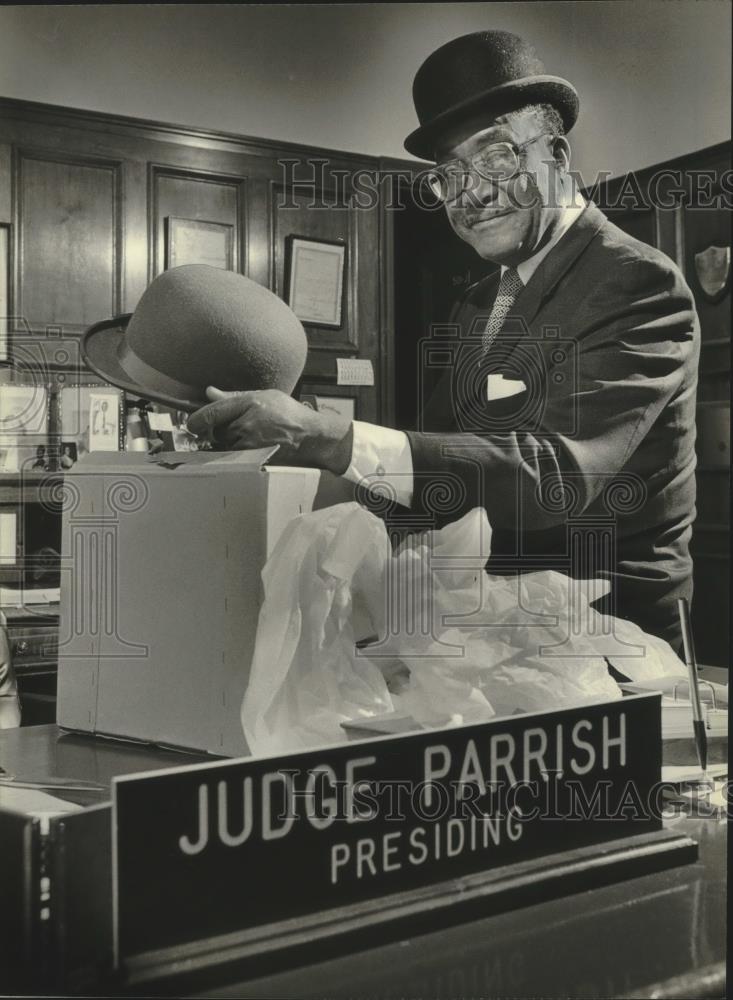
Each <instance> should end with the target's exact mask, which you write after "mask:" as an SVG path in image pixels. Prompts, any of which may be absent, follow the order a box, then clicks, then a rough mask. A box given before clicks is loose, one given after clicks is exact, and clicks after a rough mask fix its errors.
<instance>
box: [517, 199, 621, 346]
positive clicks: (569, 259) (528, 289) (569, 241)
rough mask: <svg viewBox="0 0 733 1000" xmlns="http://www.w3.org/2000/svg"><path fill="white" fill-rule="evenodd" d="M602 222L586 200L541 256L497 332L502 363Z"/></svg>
mask: <svg viewBox="0 0 733 1000" xmlns="http://www.w3.org/2000/svg"><path fill="white" fill-rule="evenodd" d="M605 222H606V217H605V215H604V214H603V213H602V212H601V211H599V210H598V209H597V208H596V206H595V205H594V204H593V202H588V204H587V205H586V207H585V208H584V209H583V211H582V212H581V214H580V215H579V216H578V218H577V219H576V220H575V222H574V223H573V225H572V226H571V227H570V229H569V230H568V231H567V232H566V233H565V234H564V235H563V237H562V238H561V239H560V240H559V242H558V243H557V245H556V246H554V247H553V248H552V250H550V252H549V253H548V254H547V256H546V257H545V258H544V260H543V261H542V263H541V264H540V266H539V267H538V268H537V270H536V271H535V272H534V274H533V275H532V277H531V278H530V279H529V281H528V282H527V284H526V285H525V287H524V288H523V289H522V291H521V292H520V293H519V295H518V297H517V301H516V302H515V303H514V307H513V308H512V310H511V313H510V316H509V317H507V324H506V329H505V330H502V333H501V334H500V336H501V338H502V340H504V341H505V343H506V349H505V350H504V351H502V356H501V361H502V363H505V362H507V361H508V360H509V358H510V357H511V355H512V354H513V353H514V351H515V350H516V347H517V345H518V343H519V341H520V340H521V338H522V334H523V333H524V332H525V331H526V330H528V329H529V328H530V327H531V324H532V321H533V320H534V319H535V317H536V316H537V313H538V312H539V311H540V309H541V308H542V305H543V303H544V302H546V300H547V299H548V298H549V297H550V295H551V294H552V292H553V291H554V289H555V286H556V285H557V284H558V282H559V281H560V280H561V279H562V278H563V277H564V275H565V274H567V272H568V271H569V269H570V268H571V267H572V266H573V264H574V263H575V261H576V260H577V259H578V257H579V256H580V255H581V253H582V252H583V251H584V250H585V248H586V247H587V246H588V244H589V243H590V241H591V240H592V239H593V237H594V236H595V235H596V233H597V232H598V231H599V230H600V229H601V227H602V226H603V225H604V224H605Z"/></svg>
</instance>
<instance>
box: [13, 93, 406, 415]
mask: <svg viewBox="0 0 733 1000" xmlns="http://www.w3.org/2000/svg"><path fill="white" fill-rule="evenodd" d="M3 144H5V145H6V146H7V147H11V148H16V155H17V150H18V149H19V150H22V151H23V152H24V153H27V152H28V151H30V152H34V151H36V150H41V151H43V153H44V155H45V157H46V159H47V160H50V161H53V162H57V163H64V162H69V161H71V162H72V163H77V164H87V165H89V164H92V165H93V166H94V167H96V168H97V169H99V168H100V167H103V166H109V165H114V168H115V170H116V172H117V176H116V182H115V198H116V203H115V207H116V210H117V215H116V218H115V241H114V242H115V249H116V250H117V249H121V250H122V253H120V254H118V256H117V259H116V261H115V264H116V272H115V273H114V275H113V277H114V281H115V286H114V293H113V292H112V289H111V287H110V285H109V284H107V285H105V282H104V281H102V282H100V281H98V280H96V278H97V276H96V274H95V273H94V270H93V269H92V270H91V271H90V272H88V273H87V281H89V282H90V284H91V283H92V282H93V285H94V288H93V293H92V300H91V303H89V302H87V300H84V299H82V298H81V297H80V296H79V295H75V296H74V297H73V298H74V300H75V301H77V303H78V305H79V308H78V309H77V313H78V315H77V314H76V313H75V314H74V315H73V316H71V317H69V315H68V314H65V313H64V312H63V309H62V308H57V307H58V305H59V303H57V302H56V300H55V299H53V298H51V300H50V301H46V306H47V308H46V309H45V310H44V314H42V315H40V316H39V318H38V319H37V321H35V323H34V325H36V326H37V327H38V328H39V331H43V330H45V329H46V327H48V328H49V329H52V330H55V331H56V336H58V337H62V338H63V337H64V336H66V335H67V334H69V333H73V334H76V335H78V334H79V333H81V332H82V331H83V330H84V329H85V328H86V327H87V326H88V325H89V323H91V322H96V321H98V320H99V319H101V318H104V317H106V316H108V315H111V314H112V313H116V312H130V311H132V310H133V309H134V307H135V305H136V304H137V301H138V300H139V298H140V295H141V294H142V292H143V290H144V288H145V287H146V285H147V283H148V281H149V280H150V278H151V277H152V276H153V275H154V274H155V273H157V271H158V270H159V269H160V266H162V246H161V238H160V234H159V232H158V229H157V226H158V224H159V222H160V219H164V218H165V212H166V207H165V205H164V204H163V203H162V202H161V200H160V199H161V191H160V190H158V191H155V187H156V186H157V187H159V185H157V184H156V185H153V184H152V176H151V169H152V168H151V165H154V166H157V167H160V168H163V170H164V171H168V173H169V174H171V177H170V178H167V179H166V180H165V181H164V182H163V189H164V193H163V195H162V197H163V199H165V198H168V197H170V203H169V206H168V207H169V208H170V206H171V204H172V203H173V202H174V201H175V199H176V197H177V194H176V190H175V189H176V184H175V182H174V178H173V176H172V175H174V174H175V175H177V177H178V179H179V180H181V181H182V185H179V187H178V194H180V195H181V198H180V200H181V201H184V202H185V203H186V205H187V206H188V205H190V204H191V203H192V202H191V200H190V199H188V198H186V197H184V196H183V194H182V192H184V191H185V192H188V191H191V188H190V186H189V185H187V184H186V183H185V178H187V177H188V178H189V179H190V180H193V181H194V182H197V187H195V188H194V189H193V190H194V191H195V193H196V197H195V198H194V203H199V205H200V202H201V201H202V200H203V202H204V203H206V205H205V207H206V215H207V216H209V217H210V215H211V210H212V205H211V201H210V200H208V199H207V196H208V194H211V191H210V190H209V191H207V193H206V194H204V186H203V181H204V180H205V178H207V177H208V178H209V179H210V182H213V184H214V185H216V184H222V183H223V184H224V186H225V188H226V186H227V185H229V184H232V185H240V196H239V202H238V208H237V209H235V210H234V215H235V216H236V218H234V220H233V221H234V223H235V224H236V225H237V228H238V232H239V233H240V237H241V238H240V246H239V248H238V249H239V256H238V266H239V268H240V270H242V271H243V272H244V273H248V274H249V275H250V276H251V277H252V278H253V279H254V280H256V281H259V282H260V283H261V284H263V285H265V286H268V287H273V286H274V280H275V275H276V273H277V265H278V262H277V261H276V259H275V257H276V251H277V242H278V241H277V239H276V237H275V226H276V219H275V216H274V214H273V212H272V210H271V205H272V202H273V198H274V195H275V191H274V188H273V185H277V184H280V186H282V185H283V184H284V181H285V179H286V170H287V168H286V166H285V163H286V162H287V161H290V162H292V160H293V159H296V160H297V161H298V162H302V163H305V164H306V165H309V164H310V163H311V162H312V161H313V160H314V159H322V160H324V162H326V163H327V164H329V165H330V166H329V169H332V170H333V171H334V172H339V173H340V174H341V175H342V176H349V175H350V174H351V172H352V171H353V170H354V169H361V168H367V169H372V170H374V171H375V172H376V168H377V160H376V159H375V158H370V157H363V156H359V155H356V154H350V153H343V152H336V151H329V150H321V149H316V148H314V147H307V146H301V145H295V144H288V143H281V142H273V141H270V140H263V139H257V138H251V137H244V136H237V135H234V134H230V133H223V132H214V131H211V130H207V129H198V128H190V127H187V126H178V125H171V124H168V123H161V122H149V121H145V120H142V119H132V118H123V117H120V116H113V115H105V114H98V113H95V112H86V111H79V110H77V109H70V108H63V107H56V106H51V105H41V104H36V103H33V102H24V101H17V100H13V99H9V98H0V147H2V145H3ZM12 173H13V171H9V172H8V171H6V172H5V174H4V173H3V161H2V156H1V155H0V205H1V199H2V185H3V184H6V185H7V187H8V190H9V189H10V184H11V174H12ZM57 173H58V170H57ZM78 176H79V175H78V173H77V177H78ZM21 179H22V170H21ZM159 179H160V178H159ZM54 186H55V187H58V185H54ZM76 187H77V188H79V189H81V190H82V191H87V189H88V188H89V189H90V190H92V189H93V185H92V186H91V188H90V186H89V185H87V184H86V183H77V184H76ZM228 190H229V191H231V188H230V189H228ZM19 193H20V192H19V190H18V189H16V192H15V197H16V204H14V205H13V219H15V216H16V214H17V203H18V195H19ZM87 193H89V191H87ZM219 194H221V188H219ZM154 196H155V197H156V198H157V201H158V204H157V207H156V208H155V213H157V216H158V222H157V223H156V225H155V231H153V228H154V227H153V224H152V223H151V219H150V216H151V214H152V213H153V207H152V203H153V198H154ZM227 197H228V195H225V198H224V201H225V203H226V199H227ZM27 200H28V199H27V198H26V199H25V201H26V202H27ZM21 201H22V199H21ZM214 201H216V199H214ZM97 202H99V199H97ZM96 207H98V206H97V205H93V206H92V209H93V210H94V209H95V208H96ZM214 207H216V206H214ZM230 208H231V203H229V204H228V206H227V215H229V209H230ZM176 210H177V211H179V210H180V208H179V206H177V207H176ZM336 211H338V209H336ZM21 214H22V213H21ZM38 214H39V215H40V212H39V213H38ZM92 214H93V213H92ZM190 214H191V213H189V214H187V215H184V213H183V212H181V215H182V216H183V217H190ZM301 214H302V215H303V216H305V215H306V213H301ZM202 215H203V212H201V213H199V215H198V217H202ZM307 215H308V216H310V215H311V213H310V212H309V213H307ZM194 217H196V215H195V214H194ZM230 218H231V216H230ZM0 221H2V220H0ZM26 221H27V220H26ZM213 221H217V219H216V217H214V219H213ZM347 221H348V223H349V225H350V226H351V227H352V229H351V230H349V231H348V232H347V238H348V237H353V238H352V239H351V244H352V246H351V253H350V261H349V266H350V272H349V275H350V278H349V285H350V286H351V287H350V288H349V290H348V291H347V297H348V303H347V307H346V310H347V324H346V326H345V336H344V338H343V340H346V339H347V338H348V344H346V343H344V344H343V346H342V347H340V348H336V347H335V345H334V349H333V350H330V349H329V347H328V345H326V346H325V347H324V348H323V349H318V350H316V349H314V350H313V351H311V355H310V357H309V362H308V363H309V366H310V371H311V373H312V374H314V375H317V377H318V379H319V380H320V381H321V382H323V383H325V384H329V383H330V384H333V382H334V381H335V357H336V355H337V353H338V354H343V355H344V356H353V355H355V354H357V353H358V354H360V355H361V356H363V357H369V359H370V360H371V361H372V362H373V364H374V367H375V378H376V381H377V385H376V386H375V387H374V388H366V387H364V388H360V389H359V390H358V393H359V397H360V412H361V413H362V414H363V416H364V418H365V419H373V420H379V419H380V417H381V414H382V412H383V411H384V410H385V409H389V407H390V406H391V405H392V398H391V396H392V380H391V379H387V380H385V379H384V377H383V375H382V367H381V366H382V361H381V358H382V351H383V348H384V345H385V343H388V340H385V336H386V335H385V333H384V331H383V329H382V323H383V321H384V317H385V316H386V315H387V312H388V310H387V308H386V307H385V306H384V304H383V301H382V298H381V295H382V293H383V287H382V285H381V284H380V267H379V259H380V254H381V252H382V244H380V238H381V236H382V231H381V229H380V222H379V218H378V211H377V208H376V206H375V210H374V211H373V212H370V211H367V212H361V213H359V215H358V216H354V217H353V218H351V219H348V217H347ZM15 228H17V227H15ZM26 228H27V227H26ZM301 228H302V227H301ZM308 228H309V227H306V234H307V231H308ZM318 228H319V226H316V229H318ZM321 228H323V227H321ZM330 228H331V223H326V224H325V229H326V231H328V230H329V229H330ZM24 236H25V246H26V247H28V246H30V244H29V242H28V240H29V237H30V236H31V234H30V233H28V232H26V233H24ZM36 242H39V243H43V244H44V245H45V246H46V247H47V256H48V248H49V247H50V246H51V243H50V242H49V241H47V240H46V239H45V235H44V232H43V229H42V227H39V226H35V227H34V229H33V233H32V243H33V244H35V243H36ZM87 243H88V241H87ZM46 264H47V261H46ZM89 275H91V280H90V277H89ZM19 277H21V278H22V279H23V281H22V282H19V280H18V279H19ZM26 278H33V275H26V274H25V273H24V272H21V273H20V275H18V274H16V280H15V285H16V287H17V286H19V285H23V286H25V283H26V282H25V279H26ZM61 284H62V282H61V280H60V279H57V280H56V288H57V289H59V288H60V286H61ZM36 285H37V283H36V282H35V279H34V280H32V281H31V283H30V285H29V289H28V294H30V299H29V298H28V295H27V294H26V290H25V287H20V289H19V290H20V291H21V293H22V294H21V299H23V297H25V302H26V304H28V302H30V303H31V304H32V303H33V293H34V289H35V287H36ZM276 290H278V289H276ZM280 291H281V289H280ZM48 294H49V293H48V292H47V296H48ZM108 299H109V300H110V301H109V302H108ZM102 300H103V301H102ZM112 300H114V301H112ZM82 304H85V309H82V308H81V305H82ZM70 308H71V307H70V306H69V309H70ZM49 314H50V315H49ZM59 317H61V318H60V319H59ZM70 318H71V319H73V320H74V321H75V322H73V323H71V322H69V319H70ZM329 335H331V331H328V333H326V334H325V336H326V337H328V336H329ZM38 339H39V342H40V340H41V339H43V345H42V350H41V354H43V356H44V358H47V357H48V356H49V355H53V356H54V358H55V354H56V352H54V350H53V348H52V345H51V344H50V343H46V340H47V339H48V338H41V337H40V332H39V337H38ZM315 339H318V338H317V337H316V338H315ZM39 346H40V343H39ZM346 348H348V349H346ZM64 355H65V356H70V352H69V351H68V350H66V349H64V350H61V351H60V355H59V356H64ZM70 363H71V362H70ZM54 364H56V362H55V361H54Z"/></svg>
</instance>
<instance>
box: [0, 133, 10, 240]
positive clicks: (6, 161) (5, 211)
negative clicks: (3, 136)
mask: <svg viewBox="0 0 733 1000" xmlns="http://www.w3.org/2000/svg"><path fill="white" fill-rule="evenodd" d="M12 157H13V150H12V146H11V145H10V143H8V142H0V222H12V221H13V193H12V177H13V166H12V164H13V159H12Z"/></svg>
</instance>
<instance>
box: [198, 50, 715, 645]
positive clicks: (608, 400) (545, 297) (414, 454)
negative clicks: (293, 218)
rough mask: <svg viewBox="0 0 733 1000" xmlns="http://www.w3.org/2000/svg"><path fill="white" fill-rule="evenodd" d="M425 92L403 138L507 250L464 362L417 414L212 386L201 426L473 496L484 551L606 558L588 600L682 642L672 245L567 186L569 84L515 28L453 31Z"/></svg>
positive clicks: (686, 395)
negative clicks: (628, 228) (417, 422)
mask: <svg viewBox="0 0 733 1000" xmlns="http://www.w3.org/2000/svg"><path fill="white" fill-rule="evenodd" d="M413 95H414V98H415V105H416V108H417V111H418V116H419V119H420V123H421V124H420V128H418V129H417V130H416V131H415V132H413V133H412V134H411V135H410V136H409V137H408V139H407V140H406V143H405V144H406V147H407V149H408V150H409V151H410V152H412V153H415V154H417V155H420V156H423V157H426V158H428V159H431V160H434V161H437V166H436V169H435V171H434V174H433V175H432V176H431V178H430V184H431V187H432V188H433V190H434V192H435V194H436V196H437V197H439V198H441V199H442V200H443V201H444V204H445V209H446V212H447V214H448V219H449V221H450V224H451V226H452V227H453V229H454V230H455V232H456V233H457V234H458V235H459V236H460V237H461V238H462V239H463V240H465V241H466V242H468V243H469V244H470V245H471V246H473V248H474V249H475V250H476V252H477V253H478V254H480V255H481V256H482V257H484V258H486V259H488V260H491V261H494V262H496V263H497V264H499V265H500V275H493V276H491V277H489V278H487V279H484V280H483V281H481V282H479V283H478V284H477V285H475V286H474V287H473V288H471V289H469V291H468V293H467V294H466V296H465V297H464V299H463V301H462V302H461V303H460V304H459V306H458V308H457V309H456V310H455V312H454V316H453V322H454V324H455V326H456V330H455V333H456V336H454V337H453V338H452V339H450V341H449V342H446V344H443V345H442V346H443V347H444V348H445V347H447V349H448V350H449V353H450V355H451V365H450V366H449V367H448V368H446V369H445V371H444V374H443V376H442V378H441V379H440V380H439V381H438V383H437V385H436V387H435V391H434V393H433V395H432V396H431V398H430V399H429V401H428V403H427V405H426V407H425V409H424V412H423V416H422V424H421V428H420V430H418V431H408V432H407V433H406V434H405V433H402V432H398V431H393V430H387V429H382V428H375V427H372V426H370V425H367V424H363V423H359V422H354V423H353V425H352V424H349V423H348V422H347V421H343V420H340V419H339V418H338V417H336V416H334V415H324V414H318V413H315V412H314V411H312V410H310V409H308V408H307V407H304V406H301V404H299V403H297V402H296V401H295V400H293V399H290V398H288V397H285V396H284V395H283V394H280V393H273V392H253V393H244V394H237V395H229V396H226V395H225V394H223V393H220V392H218V391H217V390H216V389H214V388H211V389H210V390H209V397H210V398H211V399H212V400H213V402H212V403H211V404H210V405H209V406H206V407H203V408H202V409H201V410H199V411H198V412H197V413H196V414H194V415H193V416H192V417H191V419H190V420H189V429H190V430H192V431H193V432H194V433H202V432H204V431H206V430H212V429H213V430H214V432H215V433H217V434H218V435H219V436H220V438H221V439H222V440H223V441H224V442H225V443H226V444H227V445H228V446H230V447H234V448H252V447H261V446H264V445H267V444H280V445H281V455H282V460H284V461H291V462H303V463H307V464H313V465H316V466H318V467H321V468H325V469H330V470H331V471H332V472H334V473H336V474H338V475H345V476H346V477H347V478H349V479H351V480H354V481H358V480H359V479H361V478H362V477H370V476H377V477H379V478H380V479H382V480H384V479H385V478H386V479H387V480H388V481H390V482H391V483H392V485H393V488H394V495H395V498H396V500H397V501H398V502H399V503H400V504H401V505H402V506H404V507H408V508H410V509H411V510H412V511H416V512H420V513H432V514H434V515H435V517H436V521H437V522H438V523H440V522H441V521H442V522H444V521H446V520H453V519H455V518H457V517H460V516H461V515H462V514H463V513H465V512H466V511H467V510H469V509H471V508H472V507H474V506H476V505H482V506H484V507H485V509H486V511H487V514H488V517H489V521H490V523H491V525H492V528H493V536H492V559H491V561H490V563H489V567H488V568H489V569H492V568H493V569H494V570H496V571H522V570H525V571H526V570H530V569H536V568H549V567H555V568H559V569H562V570H563V571H565V572H568V573H570V574H571V575H573V576H576V577H578V578H588V577H597V576H604V575H605V576H607V577H608V578H609V579H610V581H611V583H612V590H611V594H610V595H609V597H608V598H607V599H606V600H605V602H604V604H603V605H600V604H599V605H596V607H598V608H599V610H605V611H608V612H610V613H613V614H617V615H619V616H621V617H626V618H630V619H632V620H634V621H636V622H637V623H638V624H639V625H641V626H642V628H644V629H646V630H647V631H649V632H652V633H654V634H657V635H659V636H661V637H663V638H665V639H667V640H668V641H670V642H671V643H672V644H673V645H674V646H675V647H676V648H677V647H678V646H679V640H680V630H679V622H678V615H677V607H676V598H678V597H688V598H689V597H690V596H691V589H692V587H691V578H692V566H691V560H690V556H689V551H688V544H689V538H690V534H691V523H692V520H693V518H694V513H695V508H694V503H695V485H694V464H695V459H694V422H695V391H696V370H697V357H698V352H699V329H698V323H697V318H696V315H695V310H694V304H693V299H692V295H691V293H690V291H689V289H688V288H687V286H686V284H685V282H684V280H683V278H682V276H681V274H680V273H679V271H678V270H677V268H676V267H675V266H674V264H673V263H672V262H671V261H670V260H669V259H668V258H667V257H665V256H664V255H663V254H662V253H660V252H658V251H657V250H654V249H652V248H651V247H648V246H646V245H645V244H642V243H640V242H638V241H636V240H634V239H632V238H631V237H629V236H627V235H625V234H624V233H623V232H621V231H620V230H619V229H617V228H616V227H615V226H613V225H612V224H611V223H610V222H608V220H607V219H606V218H605V216H603V214H602V213H601V212H600V211H599V210H598V209H597V208H595V206H593V205H592V204H585V202H584V201H583V199H582V198H580V196H579V195H578V194H577V193H576V192H575V191H574V189H573V184H572V178H571V176H570V174H569V163H570V147H569V144H568V141H567V138H566V137H565V133H566V132H567V131H568V130H569V129H570V128H571V127H572V125H573V124H574V122H575V119H576V117H577V113H578V97H577V94H576V93H575V90H574V89H573V87H572V86H571V85H570V84H569V83H567V81H565V80H562V79H560V78H558V77H552V76H548V75H546V74H545V71H544V66H543V65H542V64H541V63H540V61H539V60H538V59H537V57H536V55H535V53H534V51H533V50H532V49H531V47H530V46H529V45H528V44H527V43H526V42H524V41H523V40H522V39H520V38H518V37H517V36H515V35H510V34H508V33H506V32H492V31H487V32H480V33H476V34H472V35H467V36H463V37H461V38H458V39H454V40H453V41H452V42H449V43H448V44H446V45H444V46H442V47H441V48H440V49H438V50H437V51H436V52H434V53H433V54H432V55H431V56H430V57H429V58H428V59H427V60H426V61H425V63H424V64H423V66H422V67H421V68H420V70H419V71H418V73H417V76H416V78H415V85H414V88H413ZM436 487H438V488H439V495H441V494H440V488H442V491H443V492H442V495H441V496H442V498H441V499H440V502H439V503H438V504H436V503H435V496H436V493H435V491H436ZM446 496H448V500H447V501H446Z"/></svg>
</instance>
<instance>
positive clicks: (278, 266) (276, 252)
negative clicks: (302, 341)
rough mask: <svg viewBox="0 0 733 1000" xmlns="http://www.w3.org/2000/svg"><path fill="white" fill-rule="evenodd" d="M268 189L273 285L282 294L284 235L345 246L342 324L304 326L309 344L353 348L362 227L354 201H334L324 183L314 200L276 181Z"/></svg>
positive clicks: (321, 347)
mask: <svg viewBox="0 0 733 1000" xmlns="http://www.w3.org/2000/svg"><path fill="white" fill-rule="evenodd" d="M272 194H273V200H272V204H271V211H272V218H273V226H272V233H273V240H274V243H273V255H272V267H273V273H272V283H271V287H272V288H273V289H274V290H275V292H277V294H278V295H279V296H280V297H281V298H283V299H285V298H286V294H287V289H286V274H285V256H286V241H287V238H288V236H303V237H305V238H306V239H313V240H328V241H330V242H337V241H340V242H342V243H343V244H344V245H345V246H346V278H345V283H344V305H343V325H342V327H341V329H340V330H333V329H329V328H328V327H319V326H312V325H310V324H309V325H308V327H307V330H306V332H307V334H308V342H309V346H310V348H311V350H315V351H319V350H323V351H329V352H332V353H333V352H342V353H346V354H352V355H353V354H356V353H357V352H358V351H359V346H360V344H359V325H360V319H361V316H360V314H359V312H358V310H357V308H356V305H357V297H358V294H359V289H358V286H359V278H360V275H359V269H358V266H357V265H358V261H359V246H358V240H359V236H360V232H359V227H358V219H357V218H356V216H355V210H354V208H353V206H352V205H349V206H348V207H341V206H340V205H338V204H337V202H336V192H335V191H333V190H328V189H319V190H318V192H317V199H318V201H317V202H314V200H313V196H312V195H311V194H308V193H306V192H301V191H297V190H292V189H287V188H285V187H283V186H282V185H280V184H274V185H273V188H272ZM321 200H322V201H321ZM291 206H297V207H291Z"/></svg>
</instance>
